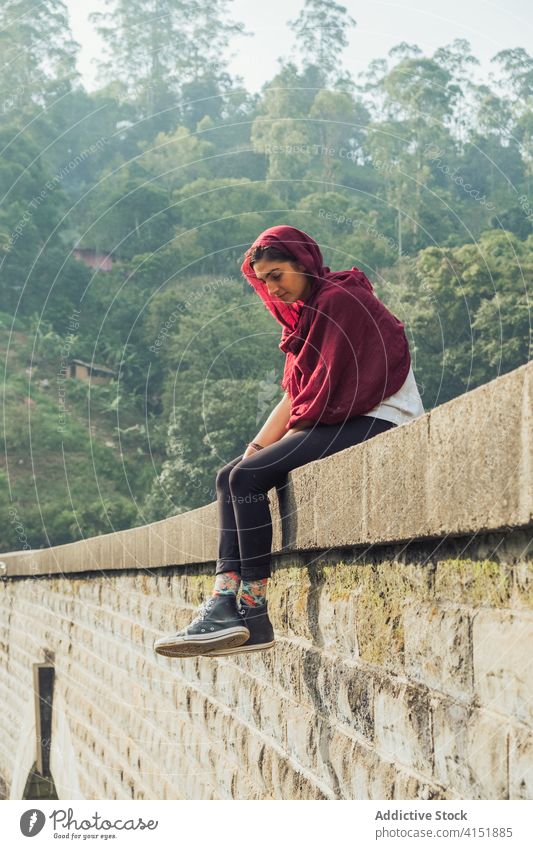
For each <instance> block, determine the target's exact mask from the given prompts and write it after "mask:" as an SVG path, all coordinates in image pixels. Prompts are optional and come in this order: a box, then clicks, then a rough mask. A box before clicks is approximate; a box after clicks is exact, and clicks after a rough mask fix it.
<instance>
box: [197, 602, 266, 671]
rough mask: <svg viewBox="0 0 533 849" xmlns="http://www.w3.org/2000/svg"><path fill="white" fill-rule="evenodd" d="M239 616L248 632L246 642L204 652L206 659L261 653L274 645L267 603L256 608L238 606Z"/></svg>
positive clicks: (243, 605)
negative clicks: (248, 652) (247, 652)
mask: <svg viewBox="0 0 533 849" xmlns="http://www.w3.org/2000/svg"><path fill="white" fill-rule="evenodd" d="M239 614H240V616H241V621H242V622H244V623H246V627H247V628H249V630H250V636H249V638H248V639H247V640H246V642H244V643H242V644H241V645H239V646H227V647H226V648H218V649H213V650H212V651H210V650H206V651H205V654H206V656H208V657H220V656H221V655H226V654H237V653H238V652H241V651H243V652H244V651H262V650H263V649H270V648H272V646H273V645H274V643H275V639H274V628H273V625H272V622H271V621H270V618H269V616H268V602H265V603H264V604H261V605H259V606H258V607H248V606H247V605H245V604H240V605H239Z"/></svg>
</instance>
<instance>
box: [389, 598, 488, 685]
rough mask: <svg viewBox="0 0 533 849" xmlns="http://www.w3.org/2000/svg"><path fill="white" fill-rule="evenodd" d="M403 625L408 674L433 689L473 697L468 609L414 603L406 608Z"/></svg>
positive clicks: (412, 678) (406, 670)
mask: <svg viewBox="0 0 533 849" xmlns="http://www.w3.org/2000/svg"><path fill="white" fill-rule="evenodd" d="M403 628H404V639H405V672H406V675H407V676H408V677H409V678H410V679H411V680H413V681H419V682H420V683H422V684H425V685H426V686H427V687H430V688H432V689H434V690H440V691H441V692H443V693H447V694H448V695H451V696H455V697H456V698H458V699H470V698H471V697H472V689H473V675H472V644H471V637H470V628H471V622H470V616H469V613H468V611H467V610H465V609H464V608H461V607H455V608H450V607H440V606H438V605H434V604H424V605H420V604H416V605H411V606H409V607H406V608H405V609H404V612H403Z"/></svg>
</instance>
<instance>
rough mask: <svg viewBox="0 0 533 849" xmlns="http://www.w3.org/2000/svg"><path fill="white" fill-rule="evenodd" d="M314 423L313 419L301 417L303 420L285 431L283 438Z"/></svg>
mask: <svg viewBox="0 0 533 849" xmlns="http://www.w3.org/2000/svg"><path fill="white" fill-rule="evenodd" d="M313 424H314V422H313V421H312V419H301V421H299V422H298V424H297V425H294V427H291V428H290V430H288V431H287V432H286V433H284V434H283V436H282V437H281V438H282V439H285V437H286V436H289V434H291V433H298V431H300V430H307V428H309V427H312V425H313Z"/></svg>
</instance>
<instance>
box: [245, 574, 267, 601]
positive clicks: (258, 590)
mask: <svg viewBox="0 0 533 849" xmlns="http://www.w3.org/2000/svg"><path fill="white" fill-rule="evenodd" d="M267 585H268V578H259V580H258V581H243V582H242V593H241V599H240V600H241V603H242V604H244V605H246V607H259V606H260V605H261V604H265V602H266V593H267Z"/></svg>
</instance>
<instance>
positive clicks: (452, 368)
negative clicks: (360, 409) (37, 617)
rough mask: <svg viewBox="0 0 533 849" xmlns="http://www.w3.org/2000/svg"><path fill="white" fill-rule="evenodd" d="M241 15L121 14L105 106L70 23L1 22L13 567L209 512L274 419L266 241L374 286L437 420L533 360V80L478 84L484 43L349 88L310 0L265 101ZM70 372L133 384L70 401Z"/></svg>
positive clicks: (337, 39) (6, 9) (444, 50)
mask: <svg viewBox="0 0 533 849" xmlns="http://www.w3.org/2000/svg"><path fill="white" fill-rule="evenodd" d="M227 6H228V3H227V2H226V0H217V2H214V3H211V4H210V6H209V7H207V6H201V5H200V4H199V3H197V2H196V0H157V2H155V3H154V2H148V0H128V2H125V0H107V2H106V4H105V7H106V9H105V11H104V12H103V13H100V14H98V15H95V16H94V21H95V24H96V25H97V27H98V28H99V31H100V33H101V35H102V37H103V39H104V43H105V45H106V51H105V54H104V55H102V57H101V60H100V87H99V88H98V90H96V91H93V92H87V91H86V90H85V88H84V87H83V85H82V83H81V82H80V78H79V75H78V73H77V70H76V56H77V51H78V48H79V45H77V44H76V43H75V42H74V41H73V39H72V36H71V33H70V31H69V25H68V16H67V14H66V10H65V6H64V4H63V3H62V2H61V0H42V2H39V3H37V2H34V0H14V2H11V3H9V4H5V5H4V6H2V7H1V8H0V40H1V43H2V49H3V55H4V56H5V62H4V64H3V65H2V67H1V68H0V110H1V115H0V145H1V149H2V157H1V159H0V191H1V197H2V203H1V205H0V294H1V301H0V309H1V310H2V313H0V341H1V350H2V353H3V359H4V363H5V377H4V381H3V405H4V410H3V433H2V440H3V444H4V452H3V454H2V462H1V463H0V476H1V477H2V479H3V480H2V483H3V484H4V486H2V488H1V489H0V493H1V494H0V509H1V514H2V518H3V519H4V521H2V524H1V526H0V550H3V551H6V550H9V549H16V548H21V547H33V548H37V547H40V546H44V545H48V544H59V543H63V542H68V541H70V540H75V539H79V538H81V537H83V536H91V535H93V534H98V533H106V532H109V531H111V530H113V529H114V528H124V527H129V526H132V525H136V524H142V523H143V522H146V521H149V520H155V519H158V518H162V517H164V516H167V515H172V514H174V513H177V512H181V511H183V510H189V509H192V508H195V507H198V506H201V505H202V504H205V503H207V502H209V501H212V500H213V499H214V498H215V492H214V479H215V474H216V471H217V469H218V468H219V467H220V465H222V464H223V463H225V462H227V461H228V460H229V459H231V458H233V457H235V456H237V455H238V454H239V453H241V452H242V451H243V449H244V446H245V444H246V443H247V442H248V441H249V440H250V439H253V437H254V436H255V434H256V432H257V430H258V428H259V427H260V426H261V424H262V423H263V422H264V420H265V419H266V417H267V416H268V414H269V412H270V410H271V409H272V407H273V406H274V405H275V403H276V402H277V401H278V400H279V398H280V397H281V389H280V387H279V382H280V379H281V374H282V368H283V356H282V354H281V352H280V351H279V350H278V347H277V345H278V342H279V336H280V327H279V325H277V324H276V322H274V321H273V319H272V317H271V316H270V315H269V314H268V313H267V311H266V310H265V309H264V307H263V305H262V303H261V302H260V301H259V299H258V298H257V297H256V296H255V294H254V293H253V292H252V291H251V289H250V287H249V286H248V284H247V283H246V282H245V281H243V280H242V278H241V277H240V273H239V257H240V256H241V254H242V253H243V251H244V249H245V248H246V247H247V246H248V245H249V244H250V243H251V241H253V239H254V238H255V236H256V235H257V234H258V233H259V232H260V231H261V230H263V229H265V228H266V227H269V226H271V225H273V224H277V223H290V224H293V225H294V226H297V227H300V228H302V229H304V230H306V231H307V232H309V233H310V234H311V235H312V236H313V237H314V238H315V239H316V240H317V241H318V242H319V244H320V245H321V247H322V248H323V253H324V259H325V263H326V264H327V265H329V266H330V267H331V268H334V269H340V268H348V267H351V266H353V265H356V266H358V267H360V268H362V269H363V270H364V271H365V272H366V273H367V274H368V275H369V277H370V278H371V279H372V281H373V283H374V285H375V287H376V291H377V293H378V295H379V296H380V297H381V298H382V300H383V301H384V302H385V303H386V304H387V306H388V307H389V308H390V309H391V310H392V311H393V312H394V313H395V315H397V316H398V317H399V318H401V320H402V321H404V322H405V325H406V331H407V333H408V335H409V339H410V344H411V352H412V356H413V365H414V369H415V375H416V378H417V380H418V383H419V386H420V389H421V392H422V397H423V401H424V405H425V408H426V410H428V409H431V408H432V407H433V406H435V405H437V404H441V403H444V402H445V401H447V400H449V399H450V398H453V397H454V396H456V395H458V394H460V393H463V392H465V391H468V390H469V389H472V388H474V387H475V386H478V385H480V384H482V383H485V382H487V381H488V380H491V379H493V378H495V377H497V376H498V375H500V374H502V373H505V372H507V371H509V370H511V369H513V368H516V367H517V366H519V365H521V364H522V363H524V362H526V361H527V360H528V359H529V358H530V356H531V335H530V315H529V303H528V283H529V280H530V274H531V271H532V269H533V229H532V222H533V208H532V203H533V202H532V201H531V199H530V198H531V194H530V182H531V180H532V175H533V96H532V95H533V59H532V58H531V57H530V56H529V55H528V54H527V53H526V52H525V51H524V50H523V49H521V48H515V49H509V50H503V51H500V52H499V53H498V54H496V55H495V56H494V58H493V65H494V73H493V74H492V75H491V78H490V80H489V81H488V82H483V83H477V82H475V81H474V78H473V77H474V74H473V71H474V70H475V68H476V65H477V64H478V62H477V60H476V58H475V57H474V56H473V55H472V54H471V51H470V45H469V44H468V42H466V41H464V40H462V39H457V40H456V41H455V42H453V43H452V44H450V45H447V46H443V47H441V48H439V49H438V50H436V51H435V52H434V54H433V55H431V56H427V55H424V54H423V53H422V51H421V50H420V49H419V48H418V47H417V46H415V45H409V44H405V43H402V44H399V45H397V46H396V47H395V48H393V49H392V50H391V51H390V52H389V55H388V56H387V58H384V59H382V60H379V61H376V62H373V63H372V64H371V65H370V66H369V67H368V69H367V70H366V72H365V73H364V74H362V75H360V78H359V79H358V80H357V81H355V80H354V79H353V78H352V76H351V74H350V73H348V72H347V71H346V69H344V68H342V64H341V63H340V62H339V60H338V54H339V45H341V46H342V45H343V44H346V35H347V33H348V32H349V30H350V28H351V27H353V26H354V25H355V24H356V22H355V21H354V20H353V19H352V18H351V17H350V16H349V15H348V14H347V12H346V9H345V8H344V7H342V6H340V5H338V4H336V3H329V2H328V3H325V2H322V0H306V2H303V4H302V11H301V13H300V15H299V16H298V17H297V18H296V19H295V20H294V21H292V22H291V24H290V25H291V28H292V29H293V31H294V34H295V47H294V52H293V55H292V56H291V58H290V59H283V60H282V61H280V68H279V71H278V72H277V73H276V75H275V76H274V78H273V79H271V80H269V81H267V82H266V83H265V84H264V86H263V88H262V90H261V91H260V93H259V94H258V95H250V94H249V93H247V91H246V90H245V87H244V84H243V81H242V79H240V78H232V77H231V76H230V74H229V73H228V59H229V57H230V52H229V48H230V47H234V46H235V45H243V44H244V42H243V41H242V39H246V36H247V33H246V32H244V30H243V27H242V25H241V24H239V23H238V22H235V21H233V20H231V19H230V16H229V14H228V9H227ZM154 45H158V49H157V50H155V49H154ZM332 45H335V50H334V51H332ZM332 55H335V56H336V62H335V64H333V63H332V62H331V61H330V57H331V56H332ZM309 57H313V61H310V59H309ZM75 248H79V249H85V250H92V251H94V252H96V253H99V254H105V255H107V254H111V255H112V258H113V267H112V269H111V270H108V271H104V270H101V269H95V268H91V267H88V266H87V265H86V264H84V263H83V262H81V261H80V260H79V259H77V258H75V256H74V253H73V251H74V249H75ZM72 357H76V358H80V359H83V360H87V361H94V362H96V363H100V364H105V365H106V366H108V367H109V368H111V369H113V370H114V371H115V372H116V375H117V377H116V379H114V380H113V381H111V382H110V383H109V384H107V385H101V386H97V385H94V384H93V383H91V384H89V383H83V382H81V381H79V380H74V379H72V378H70V377H68V376H67V372H66V371H65V363H66V362H67V361H68V360H69V359H70V358H72Z"/></svg>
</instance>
